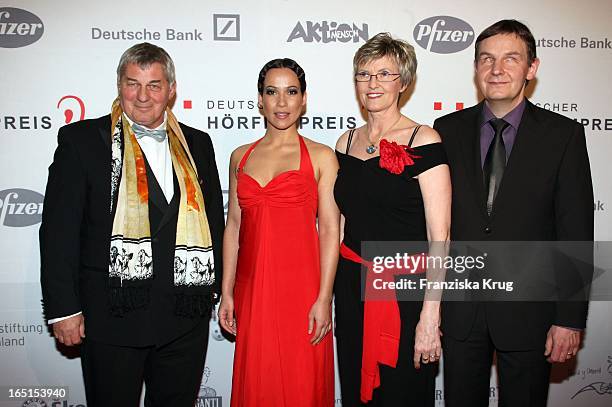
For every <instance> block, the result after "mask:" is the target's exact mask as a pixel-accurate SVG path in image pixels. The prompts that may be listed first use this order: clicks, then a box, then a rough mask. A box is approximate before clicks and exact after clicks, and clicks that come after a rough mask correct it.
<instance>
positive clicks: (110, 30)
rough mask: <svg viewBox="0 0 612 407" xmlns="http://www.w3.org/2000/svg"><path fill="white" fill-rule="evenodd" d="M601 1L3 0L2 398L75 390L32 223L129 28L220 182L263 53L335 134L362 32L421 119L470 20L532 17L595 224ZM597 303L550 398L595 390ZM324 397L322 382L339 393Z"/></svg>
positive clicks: (456, 90) (610, 91)
mask: <svg viewBox="0 0 612 407" xmlns="http://www.w3.org/2000/svg"><path fill="white" fill-rule="evenodd" d="M611 16H612V2H610V1H609V0H587V1H583V2H579V3H577V2H575V1H569V0H542V1H531V0H515V1H513V2H508V1H506V2H501V1H496V0H491V1H488V2H487V3H486V5H485V3H483V2H481V1H476V0H464V1H449V0H444V1H437V2H426V1H415V0H401V1H394V0H378V1H376V2H372V1H362V0H353V1H346V0H342V1H328V0H326V1H323V0H309V1H308V2H304V1H295V0H260V1H257V2H253V1H247V0H236V1H231V2H228V1H221V0H210V1H196V0H186V1H161V0H150V1H147V2H126V1H116V0H107V1H102V2H94V1H91V2H87V1H85V2H84V1H76V0H65V1H44V0H38V1H34V0H8V1H4V2H3V3H2V4H0V61H1V66H2V68H1V69H0V78H1V79H0V95H2V97H1V99H0V107H1V109H0V142H1V143H2V144H1V146H2V148H0V163H1V167H0V168H1V170H2V171H1V172H0V393H1V394H0V406H2V407H4V406H6V407H17V406H28V405H29V406H43V405H47V406H54V407H70V406H72V407H77V406H78V407H83V406H85V404H86V402H85V396H84V390H83V383H82V378H81V372H80V360H79V358H78V351H76V350H74V349H65V348H61V347H58V345H57V343H56V342H55V340H54V339H53V338H52V336H51V335H50V331H49V329H48V328H47V325H46V323H45V321H44V320H43V317H42V312H41V301H40V299H41V292H40V286H39V273H40V271H39V268H40V261H39V253H38V251H39V248H38V228H39V226H40V220H41V213H42V210H43V207H42V205H43V203H42V202H43V193H44V189H45V183H46V179H47V168H48V166H49V164H50V163H51V161H52V157H53V152H54V150H55V147H56V144H57V137H56V136H57V131H58V129H59V128H60V127H61V126H63V125H65V124H66V123H73V122H75V121H78V120H83V119H86V118H94V117H98V116H101V115H105V114H107V113H109V109H110V105H111V102H112V100H113V99H114V98H115V96H116V94H117V90H116V74H115V70H116V67H117V63H118V60H119V57H120V55H121V53H122V52H123V51H124V50H125V49H127V48H128V47H130V46H131V45H133V44H135V43H137V42H142V41H149V42H152V43H155V44H158V45H160V46H162V47H163V48H165V49H166V50H167V51H168V52H169V53H170V55H171V56H172V58H173V59H174V62H175V64H176V73H177V98H176V102H175V104H174V113H175V114H176V116H177V117H178V118H179V120H180V121H182V122H184V123H186V124H188V125H190V126H193V127H196V128H198V129H202V130H204V131H206V132H208V133H209V134H210V135H211V137H212V140H213V143H214V147H215V151H216V157H217V164H218V166H219V172H220V174H221V183H222V186H223V188H224V189H225V190H227V185H228V175H227V174H228V171H227V168H228V164H229V156H230V153H231V152H232V150H233V149H235V148H236V147H237V146H239V145H242V144H245V143H248V142H250V141H253V140H255V139H257V138H259V137H261V136H262V135H263V133H264V122H263V118H262V116H261V115H260V113H259V111H258V109H257V88H256V82H257V75H258V72H259V70H260V69H261V67H262V66H263V64H264V63H265V62H267V61H268V60H270V59H273V58H278V57H289V58H293V59H295V60H296V61H298V62H299V63H300V65H301V66H302V67H303V68H304V70H305V71H306V78H307V81H308V108H307V112H306V114H305V115H304V117H303V119H302V127H301V130H300V131H301V133H302V134H303V135H304V136H306V137H309V138H312V139H314V140H317V141H319V142H322V143H326V144H328V145H330V146H333V145H334V144H335V141H336V139H337V138H338V137H339V136H340V134H342V133H343V132H344V131H346V130H348V129H351V128H354V127H356V126H360V125H361V124H363V121H364V118H363V116H362V114H361V112H360V109H359V103H358V102H357V100H356V97H355V92H354V87H353V79H352V57H353V54H354V53H355V51H356V50H357V48H358V47H359V46H361V45H362V44H363V43H364V42H365V41H366V40H367V39H368V38H370V37H372V36H373V35H375V34H376V33H378V32H381V31H388V32H390V33H391V34H392V35H394V36H397V37H400V38H403V39H406V40H408V41H409V42H410V43H412V44H414V46H415V48H416V53H417V57H418V62H419V67H418V73H417V78H416V82H415V84H414V86H413V87H412V88H411V89H410V91H409V92H407V93H408V94H407V97H406V98H405V100H403V101H402V103H403V106H402V111H403V113H405V114H406V115H408V116H410V117H411V118H413V119H414V120H416V121H418V122H420V123H424V124H428V125H431V124H432V123H433V121H434V119H436V118H437V117H439V116H441V115H444V114H447V113H450V112H453V111H455V110H458V109H462V108H464V107H467V106H471V105H473V104H475V103H476V102H477V101H478V94H477V91H476V89H475V85H474V80H473V78H474V72H473V52H474V51H473V50H474V40H475V37H476V36H477V35H478V33H480V32H481V31H482V30H483V29H484V28H485V27H487V26H489V25H490V24H492V23H493V22H495V21H497V20H500V19H503V18H516V19H518V20H521V21H523V22H525V23H526V24H527V25H528V26H529V27H530V28H531V29H532V31H533V33H534V35H535V37H536V39H537V42H538V54H539V57H540V58H541V61H542V63H541V65H540V69H539V71H538V75H537V79H536V80H534V81H532V83H531V84H530V85H529V91H528V94H529V96H530V98H531V100H532V101H533V102H535V103H536V104H538V105H539V106H542V107H544V108H545V109H549V110H552V111H555V112H558V113H560V114H563V115H566V116H568V117H570V118H572V119H575V120H578V121H579V122H580V123H582V124H583V125H584V128H585V131H586V137H587V144H588V149H589V156H590V159H591V168H592V174H593V181H594V186H595V202H594V204H593V209H594V211H595V228H596V230H595V232H596V233H595V236H596V239H597V240H602V241H609V240H612V228H611V227H610V225H611V220H612V219H611V218H610V216H611V215H610V213H611V212H610V211H611V210H612V207H610V205H612V183H611V182H610V173H611V170H612V167H611V166H610V156H612V108H611V105H612V103H611V101H612V86H611V82H610V72H611V71H612V29H611V28H610V27H611V26H610V18H611ZM226 192H227V191H225V193H226ZM525 199H529V197H528V196H526V197H525ZM611 314H612V304H610V303H609V302H605V301H597V302H596V301H593V302H592V303H591V308H590V313H589V320H588V326H587V329H586V335H585V340H584V347H583V349H582V351H581V352H580V353H579V355H578V357H577V358H576V359H575V360H572V361H571V362H568V363H566V364H563V365H560V366H555V368H554V371H553V375H552V384H551V388H550V397H549V400H550V401H549V405H551V406H563V407H564V406H567V407H574V406H609V405H611V403H612V340H611V338H612V319H611V318H610V315H611ZM516 318H521V316H520V315H517V316H516ZM209 341H210V345H209V351H208V357H207V359H206V370H205V372H204V376H203V380H202V385H201V390H200V397H199V399H198V403H197V405H198V406H211V407H221V406H224V407H226V406H229V402H230V390H231V373H232V356H233V351H234V344H233V343H232V342H229V341H227V340H226V339H225V338H224V337H223V336H222V334H221V332H220V328H219V325H218V322H217V320H216V319H215V318H213V320H212V321H211V334H210V338H209ZM542 351H544V349H542ZM356 357H358V355H356ZM442 363H443V362H442ZM336 387H337V389H338V387H339V386H338V385H337V386H336ZM22 388H56V389H57V388H62V389H67V391H68V394H67V395H64V396H61V395H60V394H59V393H55V394H54V395H53V397H51V398H44V399H42V398H40V397H39V398H37V397H36V395H35V394H33V393H32V394H25V393H19V394H18V395H17V393H15V390H16V389H22ZM442 389H443V383H442V375H441V373H440V374H439V375H438V378H437V392H436V400H437V401H436V403H437V405H439V406H442V405H443V404H444V393H443V390H442ZM109 391H111V389H109ZM11 392H12V393H11ZM11 395H12V396H13V397H11ZM39 396H40V394H39ZM497 396H498V388H497V385H496V379H495V375H494V374H492V376H491V391H490V405H491V406H496V405H497ZM339 397H340V393H339V390H338V391H337V402H336V405H338V406H340V405H341V403H340V400H339Z"/></svg>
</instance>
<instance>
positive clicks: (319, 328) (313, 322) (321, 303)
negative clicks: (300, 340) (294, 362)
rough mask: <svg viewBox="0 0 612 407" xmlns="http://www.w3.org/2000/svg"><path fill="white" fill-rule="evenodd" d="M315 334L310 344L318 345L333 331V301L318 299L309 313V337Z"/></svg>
mask: <svg viewBox="0 0 612 407" xmlns="http://www.w3.org/2000/svg"><path fill="white" fill-rule="evenodd" d="M313 330H314V334H313V335H312V337H311V338H310V343H311V344H313V345H316V344H318V343H319V342H321V341H322V340H323V338H325V335H327V333H328V332H329V331H331V301H327V300H322V299H317V301H316V302H315V303H314V304H313V305H312V307H311V308H310V312H309V313H308V335H310V334H312V333H313Z"/></svg>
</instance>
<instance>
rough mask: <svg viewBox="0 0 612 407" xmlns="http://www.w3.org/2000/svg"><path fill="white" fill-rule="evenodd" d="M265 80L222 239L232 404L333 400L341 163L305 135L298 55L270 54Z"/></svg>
mask: <svg viewBox="0 0 612 407" xmlns="http://www.w3.org/2000/svg"><path fill="white" fill-rule="evenodd" d="M257 88H258V92H259V108H260V109H261V110H262V111H263V114H264V116H265V118H266V120H267V130H266V133H265V135H264V136H263V137H262V138H261V139H259V140H257V141H256V142H254V143H252V144H248V145H245V146H242V147H239V148H237V149H236V150H235V151H234V152H233V153H232V156H231V159H230V177H229V178H230V190H229V210H228V218H227V225H226V229H225V236H224V240H223V243H224V247H223V267H224V276H223V288H222V290H223V291H222V299H221V305H220V308H219V321H220V323H221V326H222V327H223V328H224V329H225V330H227V331H228V332H230V333H232V334H234V335H236V350H235V354H234V374H233V380H232V401H231V405H232V406H236V407H237V406H240V407H249V406H266V407H281V406H282V407H300V406H304V407H315V406H316V407H319V406H333V404H334V356H333V342H332V337H331V335H327V334H328V333H329V331H330V330H331V300H332V288H333V282H334V277H335V271H336V263H337V260H338V250H339V229H340V228H339V211H338V208H337V206H336V204H335V201H334V198H333V186H334V182H335V179H336V174H337V171H338V163H337V161H336V157H335V155H334V152H333V151H332V150H331V149H330V148H329V147H327V146H324V145H322V144H319V143H316V142H314V141H312V140H308V139H306V138H304V137H302V136H301V135H299V134H298V131H297V125H298V122H299V119H300V116H301V115H302V113H303V111H304V109H305V106H306V92H305V91H306V80H305V74H304V71H303V70H302V68H301V67H300V66H299V65H298V64H297V63H296V62H295V61H293V60H291V59H275V60H273V61H270V62H268V63H267V64H266V65H265V66H264V67H263V68H262V70H261V72H260V74H259V81H258V84H257ZM317 220H318V230H317Z"/></svg>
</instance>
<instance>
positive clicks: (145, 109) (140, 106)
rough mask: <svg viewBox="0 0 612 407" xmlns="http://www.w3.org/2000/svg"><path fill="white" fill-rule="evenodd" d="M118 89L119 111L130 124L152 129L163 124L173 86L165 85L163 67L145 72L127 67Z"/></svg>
mask: <svg viewBox="0 0 612 407" xmlns="http://www.w3.org/2000/svg"><path fill="white" fill-rule="evenodd" d="M118 88H119V99H120V101H121V108H122V109H123V111H124V112H125V114H126V115H127V116H128V117H129V118H130V120H133V121H134V122H135V123H138V124H140V125H142V126H145V127H148V128H150V129H154V128H156V127H157V126H159V125H160V124H162V123H163V121H164V112H165V111H166V107H167V106H168V103H169V102H170V99H172V98H173V97H174V93H175V90H176V84H174V83H173V84H172V85H170V84H169V83H168V80H167V79H166V76H165V74H164V69H163V67H162V65H161V64H159V63H157V62H154V63H152V64H151V65H150V66H148V67H147V68H145V69H142V68H141V67H140V66H138V64H133V63H132V64H128V65H127V66H126V69H125V73H124V74H123V76H122V77H121V79H120V81H119V84H118Z"/></svg>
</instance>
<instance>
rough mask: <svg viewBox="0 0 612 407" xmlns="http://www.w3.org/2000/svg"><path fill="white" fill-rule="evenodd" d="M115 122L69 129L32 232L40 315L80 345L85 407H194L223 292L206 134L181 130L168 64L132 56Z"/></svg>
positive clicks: (150, 48) (153, 49)
mask: <svg viewBox="0 0 612 407" xmlns="http://www.w3.org/2000/svg"><path fill="white" fill-rule="evenodd" d="M117 87H118V93H119V96H118V98H117V100H116V101H115V102H114V103H113V108H112V114H111V115H107V116H104V117H100V118H98V119H93V120H85V121H81V122H77V123H74V124H70V125H68V126H64V127H62V128H61V129H60V131H59V135H58V147H57V150H56V152H55V156H54V160H53V163H52V164H51V166H50V167H49V179H48V183H47V189H46V194H45V202H44V211H43V220H42V226H41V229H40V249H41V283H42V290H43V304H44V310H45V314H46V317H47V318H48V320H49V324H51V325H52V328H53V333H54V335H55V337H56V338H57V340H58V341H59V342H60V343H62V344H64V345H68V346H72V345H77V344H80V343H81V342H82V344H81V359H82V366H83V375H84V381H85V390H86V394H87V404H88V406H90V407H95V406H105V407H106V406H121V407H125V406H137V405H138V401H139V399H140V394H141V392H142V384H143V381H144V383H145V384H146V395H145V405H147V406H173V407H175V406H185V407H187V406H190V407H191V406H193V405H194V402H195V399H196V397H197V392H198V388H199V384H200V380H201V377H202V372H203V368H204V360H205V355H206V349H207V346H208V324H209V317H210V315H211V307H212V305H213V303H214V302H215V300H216V298H218V295H219V291H220V290H219V288H220V282H221V265H222V261H221V251H222V249H221V244H222V238H223V226H224V215H223V202H222V193H221V187H220V183H219V175H218V171H217V166H216V163H215V156H214V151H213V146H212V142H211V139H210V137H209V136H208V135H207V134H206V133H203V132H201V131H198V130H196V129H193V128H190V127H188V126H185V125H183V124H181V123H178V121H176V118H175V117H174V115H173V114H172V112H171V110H170V109H169V108H168V106H169V104H170V103H171V101H172V100H173V98H174V97H175V91H176V82H175V76H174V64H173V62H172V60H171V58H170V56H169V55H168V54H167V53H166V51H164V50H163V49H162V48H159V47H157V46H155V45H152V44H148V43H142V44H137V45H135V46H133V47H131V48H129V49H128V50H127V51H126V52H125V53H124V54H123V55H122V57H121V60H120V62H119V67H118V68H117Z"/></svg>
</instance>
